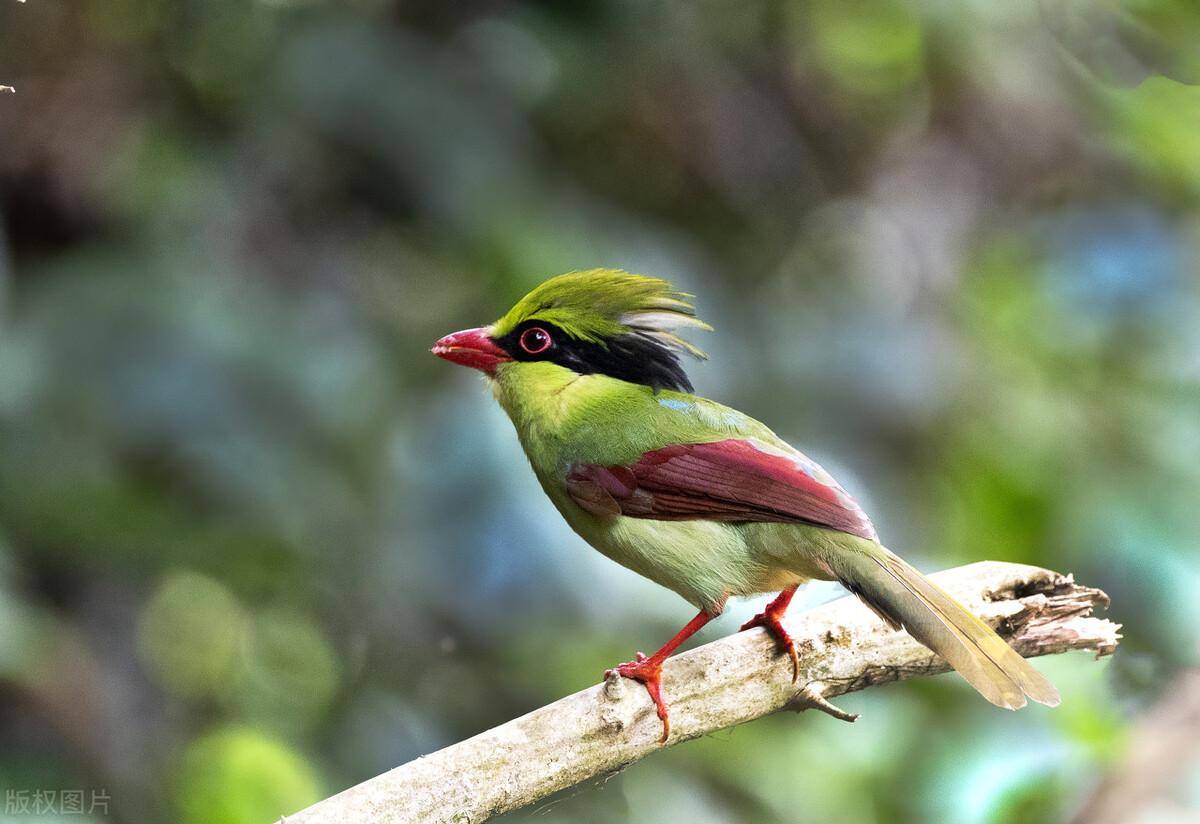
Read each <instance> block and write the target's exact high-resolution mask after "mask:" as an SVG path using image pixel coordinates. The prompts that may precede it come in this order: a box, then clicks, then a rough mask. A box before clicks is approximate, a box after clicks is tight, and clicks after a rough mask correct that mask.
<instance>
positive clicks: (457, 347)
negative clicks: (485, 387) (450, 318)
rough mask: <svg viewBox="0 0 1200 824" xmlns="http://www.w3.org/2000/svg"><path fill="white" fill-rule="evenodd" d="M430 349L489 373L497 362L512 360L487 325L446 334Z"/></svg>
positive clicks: (450, 359) (447, 358)
mask: <svg viewBox="0 0 1200 824" xmlns="http://www.w3.org/2000/svg"><path fill="white" fill-rule="evenodd" d="M429 351H430V352H433V354H435V355H437V356H438V357H439V358H445V359H446V360H448V361H450V362H451V363H457V364H461V365H462V366H469V367H471V368H472V369H479V370H482V371H483V372H486V373H487V374H489V375H490V374H492V372H494V371H495V369H496V365H497V364H500V363H504V362H505V361H510V360H512V357H511V356H510V355H509V354H508V353H507V352H505V351H504V350H503V349H501V348H500V347H499V346H497V345H496V344H495V343H494V342H493V341H492V338H491V336H490V335H488V329H487V327H486V326H482V327H480V328H478V329H464V330H463V331H461V332H455V333H454V334H452V335H446V337H444V338H442V339H441V340H439V341H438V342H437V343H435V344H434V345H433V348H432V349H430V350H429Z"/></svg>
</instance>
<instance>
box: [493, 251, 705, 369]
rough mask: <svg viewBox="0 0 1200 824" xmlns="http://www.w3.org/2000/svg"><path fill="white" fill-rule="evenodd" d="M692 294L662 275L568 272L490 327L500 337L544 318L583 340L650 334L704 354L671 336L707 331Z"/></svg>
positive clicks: (676, 347) (671, 345) (682, 349)
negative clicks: (680, 333)
mask: <svg viewBox="0 0 1200 824" xmlns="http://www.w3.org/2000/svg"><path fill="white" fill-rule="evenodd" d="M691 297H692V296H691V295H688V294H686V293H684V292H677V291H676V290H675V289H674V288H673V287H672V286H671V284H670V283H668V282H667V281H665V280H663V279H661V278H652V277H646V276H645V275H636V274H632V273H630V272H624V271H621V270H619V269H588V270H586V271H579V272H568V273H567V274H565V275H559V276H557V277H553V278H551V279H550V280H547V281H546V282H545V283H542V284H541V285H539V286H537V287H536V288H534V289H533V291H531V292H530V293H529V294H527V295H526V296H525V297H523V298H521V300H520V301H518V302H517V304H516V305H515V306H514V307H513V308H512V309H510V310H509V311H508V313H507V314H505V316H504V317H502V318H500V320H498V321H496V322H495V323H494V324H493V325H492V335H493V336H494V337H497V338H499V337H503V336H504V335H507V334H509V333H510V332H512V331H513V330H514V329H516V328H517V327H518V326H519V325H520V324H522V323H525V322H527V321H537V320H540V321H544V322H545V323H549V324H553V325H554V326H557V327H558V328H560V329H562V330H563V331H564V332H566V333H567V334H568V335H570V336H572V337H574V338H576V339H578V340H582V341H588V342H590V343H596V344H599V345H601V346H605V345H607V342H608V341H609V340H611V339H614V338H618V337H620V336H622V335H638V336H644V337H646V338H649V339H651V340H653V341H655V342H657V343H659V344H660V345H662V346H664V347H666V348H667V349H669V350H671V351H673V352H681V353H682V352H686V353H687V354H689V355H692V356H693V357H696V358H704V357H705V354H704V353H703V352H702V351H701V350H700V349H698V348H697V347H695V346H694V345H692V344H691V343H689V342H687V341H685V340H684V339H683V338H681V337H679V336H678V335H676V334H675V330H679V329H685V328H688V329H703V330H711V329H712V327H711V326H709V325H708V324H707V323H705V322H704V321H702V320H700V319H699V318H697V317H696V311H695V309H694V308H693V307H692V304H691V303H690V302H689V300H690V298H691Z"/></svg>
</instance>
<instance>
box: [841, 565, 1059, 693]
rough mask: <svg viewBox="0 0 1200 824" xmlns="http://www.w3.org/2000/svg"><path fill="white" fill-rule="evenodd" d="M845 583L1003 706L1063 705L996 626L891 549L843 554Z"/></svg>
mask: <svg viewBox="0 0 1200 824" xmlns="http://www.w3.org/2000/svg"><path fill="white" fill-rule="evenodd" d="M833 566H834V571H835V572H837V573H838V577H839V578H840V579H841V581H842V583H843V584H844V585H845V586H846V587H847V589H849V590H850V591H852V592H854V593H855V594H856V595H858V596H859V598H861V599H862V600H863V601H864V602H865V603H866V604H867V606H869V607H870V608H871V609H872V610H873V611H874V612H875V613H876V614H878V615H879V616H880V617H881V618H883V619H884V620H885V621H887V623H889V624H891V625H892V626H893V627H900V626H903V627H904V629H906V630H908V633H909V634H910V635H912V636H913V637H914V638H916V639H917V640H918V641H920V642H921V643H922V644H924V645H925V646H927V647H929V648H930V649H931V650H933V651H934V652H936V653H937V654H938V655H940V656H942V657H943V658H945V659H946V661H948V662H949V663H950V665H951V666H952V667H954V669H955V670H957V671H958V672H959V674H960V675H962V677H963V678H965V679H966V680H967V682H968V683H969V684H970V685H971V686H972V687H974V688H975V689H976V690H978V692H979V694H980V695H982V696H983V697H984V698H986V699H987V700H988V701H991V702H992V703H993V704H995V705H996V706H998V707H1005V708H1007V709H1013V710H1015V709H1020V708H1021V707H1023V706H1025V703H1026V701H1025V696H1029V697H1030V698H1032V699H1033V700H1034V701H1037V702H1038V703H1040V704H1045V705H1047V706H1051V707H1053V706H1057V705H1058V703H1059V695H1058V690H1056V689H1055V688H1054V685H1053V684H1051V683H1050V682H1049V681H1048V680H1046V678H1045V676H1043V675H1042V674H1041V673H1040V672H1038V671H1037V670H1036V669H1034V668H1033V665H1032V664H1030V663H1029V662H1028V661H1026V660H1025V659H1024V658H1022V657H1021V656H1020V655H1018V654H1017V652H1016V651H1015V650H1014V649H1013V648H1012V647H1010V646H1009V645H1008V644H1007V643H1005V641H1004V639H1003V638H1001V637H1000V636H999V635H997V634H996V633H995V632H994V631H993V630H992V628H991V627H989V626H988V625H987V624H985V623H984V622H983V621H981V620H980V619H979V618H978V617H976V616H975V615H973V614H971V613H970V612H968V611H967V609H966V608H965V607H963V606H962V604H960V603H958V602H957V601H955V600H954V599H953V598H952V597H950V595H949V594H948V593H947V592H946V591H945V590H943V589H942V588H941V587H939V586H938V585H937V584H935V583H933V582H932V581H930V580H929V579H928V578H926V577H925V576H924V575H922V574H921V573H919V572H917V570H915V569H913V568H912V567H911V566H909V565H908V564H907V563H905V562H904V561H903V560H901V559H900V558H899V557H897V556H896V555H895V554H893V553H892V552H890V551H889V550H887V549H885V548H883V547H879V549H878V550H873V551H871V552H858V551H851V552H845V553H839V557H838V558H837V559H836V560H835V561H834V563H833Z"/></svg>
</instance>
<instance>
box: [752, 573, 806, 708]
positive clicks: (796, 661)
mask: <svg viewBox="0 0 1200 824" xmlns="http://www.w3.org/2000/svg"><path fill="white" fill-rule="evenodd" d="M798 588H799V585H798V584H793V585H792V586H790V587H788V588H787V589H785V590H784V591H783V592H781V593H779V595H777V596H776V597H775V600H774V601H772V602H771V603H769V604H767V608H766V609H764V610H763V611H762V612H760V613H759V614H758V615H755V616H754V617H753V618H751V619H750V620H749V621H747V622H746V623H744V624H742V629H750V628H752V627H762V628H764V629H765V630H766V631H767V632H769V633H770V634H771V635H774V636H775V640H776V642H778V644H779V646H780V648H781V649H782V650H783V651H784V652H786V653H787V654H788V655H790V656H791V657H792V683H793V684H794V683H796V680H797V679H798V678H799V677H800V656H799V654H798V653H797V652H796V642H795V641H793V640H792V636H790V635H788V634H787V630H785V629H784V628H783V624H781V623H780V622H779V619H780V617H781V616H782V615H783V613H784V612H785V611H787V608H788V604H790V603H791V602H792V596H793V595H795V594H796V590H797V589H798Z"/></svg>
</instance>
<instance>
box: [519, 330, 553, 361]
mask: <svg viewBox="0 0 1200 824" xmlns="http://www.w3.org/2000/svg"><path fill="white" fill-rule="evenodd" d="M552 343H554V339H553V338H551V337H550V333H549V332H547V331H546V330H545V329H543V328H542V327H540V326H531V327H529V328H528V329H526V330H525V331H524V332H522V333H521V348H522V349H524V350H525V351H526V352H528V353H529V354H531V355H540V354H542V353H543V352H545V351H546V350H547V349H549V348H550V344H552Z"/></svg>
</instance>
